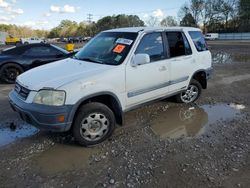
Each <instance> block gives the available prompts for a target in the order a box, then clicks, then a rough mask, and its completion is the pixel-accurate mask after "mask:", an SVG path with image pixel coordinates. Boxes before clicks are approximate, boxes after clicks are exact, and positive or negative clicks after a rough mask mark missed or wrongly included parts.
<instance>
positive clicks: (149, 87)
mask: <svg viewBox="0 0 250 188" xmlns="http://www.w3.org/2000/svg"><path fill="white" fill-rule="evenodd" d="M142 53H144V54H145V53H146V54H148V55H149V56H150V63H148V64H143V65H138V66H136V67H133V66H132V65H131V63H128V64H127V66H126V91H127V108H130V107H133V106H135V105H138V104H140V103H144V102H147V101H150V100H153V99H156V98H159V97H161V96H164V95H166V94H167V93H168V84H169V76H170V75H169V72H168V71H169V67H168V66H169V65H168V61H167V58H166V50H165V47H164V44H163V36H162V33H161V32H154V33H148V34H145V35H144V36H143V38H142V39H141V41H140V43H139V45H138V47H137V49H136V51H135V54H142Z"/></svg>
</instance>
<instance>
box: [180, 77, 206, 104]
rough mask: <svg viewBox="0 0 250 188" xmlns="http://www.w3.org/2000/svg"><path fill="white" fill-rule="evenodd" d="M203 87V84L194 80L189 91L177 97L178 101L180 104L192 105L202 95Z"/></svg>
mask: <svg viewBox="0 0 250 188" xmlns="http://www.w3.org/2000/svg"><path fill="white" fill-rule="evenodd" d="M201 92H202V87H201V84H200V83H199V82H198V81H197V80H194V79H192V80H191V82H190V84H189V86H188V89H187V90H186V91H184V92H182V93H180V94H178V95H176V101H177V102H178V103H187V104H188V103H192V102H195V101H196V100H197V99H198V98H199V97H200V95H201Z"/></svg>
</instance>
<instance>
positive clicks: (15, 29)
mask: <svg viewBox="0 0 250 188" xmlns="http://www.w3.org/2000/svg"><path fill="white" fill-rule="evenodd" d="M0 31H1V32H7V33H8V34H9V35H10V36H13V37H19V38H28V37H34V36H36V37H40V38H42V37H47V36H48V34H49V31H47V30H41V29H31V28H29V27H25V26H17V25H6V24H0Z"/></svg>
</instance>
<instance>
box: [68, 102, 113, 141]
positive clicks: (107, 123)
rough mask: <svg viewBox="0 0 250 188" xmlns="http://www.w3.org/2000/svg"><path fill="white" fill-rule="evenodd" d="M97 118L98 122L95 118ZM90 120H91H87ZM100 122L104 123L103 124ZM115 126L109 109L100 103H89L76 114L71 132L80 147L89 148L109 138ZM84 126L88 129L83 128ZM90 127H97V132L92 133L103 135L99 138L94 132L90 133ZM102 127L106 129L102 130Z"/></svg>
mask: <svg viewBox="0 0 250 188" xmlns="http://www.w3.org/2000/svg"><path fill="white" fill-rule="evenodd" d="M98 116H99V120H98V118H97V117H98ZM90 118H92V119H91V120H89V119H90ZM101 119H103V120H101ZM101 121H104V123H103V122H101ZM84 124H85V125H84ZM115 124H116V121H115V116H114V113H113V112H112V110H111V109H109V108H108V107H107V106H106V105H104V104H102V103H98V102H91V103H88V104H85V105H83V106H82V107H81V108H80V110H79V111H78V113H77V114H76V118H75V121H74V124H73V128H72V131H73V135H74V138H75V139H76V141H77V142H78V143H79V144H80V145H83V146H91V145H96V144H99V143H101V142H103V141H104V140H106V139H107V138H109V137H110V136H111V135H112V133H113V131H114V129H115ZM84 126H85V127H88V128H84ZM92 126H98V128H99V130H94V131H96V132H98V133H99V134H103V135H101V136H100V135H98V134H97V133H96V132H92V131H90V130H91V129H93V128H92ZM104 127H107V128H105V130H102V129H103V128H104ZM95 128H96V127H94V129H95ZM98 128H96V129H98ZM84 134H85V135H84ZM88 134H89V135H88ZM91 134H92V135H91ZM95 134H96V135H95ZM91 136H93V138H91Z"/></svg>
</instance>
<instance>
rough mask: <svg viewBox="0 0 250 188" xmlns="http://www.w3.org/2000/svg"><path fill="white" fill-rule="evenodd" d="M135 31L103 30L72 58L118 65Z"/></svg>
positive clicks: (134, 37)
mask: <svg viewBox="0 0 250 188" xmlns="http://www.w3.org/2000/svg"><path fill="white" fill-rule="evenodd" d="M137 35H138V34H137V33H126V32H103V33H100V34H99V35H97V36H96V37H95V38H93V39H92V40H91V41H89V42H88V43H87V44H86V46H85V47H84V48H83V49H82V50H80V51H79V52H78V53H77V54H76V55H75V56H74V57H73V58H76V59H79V60H84V61H89V62H93V63H101V64H109V65H120V64H121V63H122V62H123V61H124V59H125V58H126V56H127V54H128V52H129V50H130V49H131V47H132V45H133V43H134V41H135V39H136V37H137Z"/></svg>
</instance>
